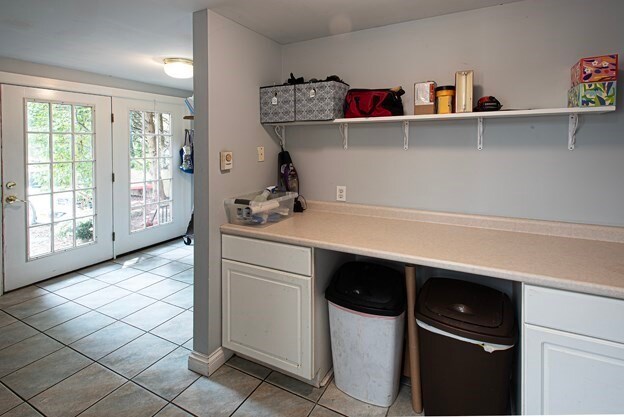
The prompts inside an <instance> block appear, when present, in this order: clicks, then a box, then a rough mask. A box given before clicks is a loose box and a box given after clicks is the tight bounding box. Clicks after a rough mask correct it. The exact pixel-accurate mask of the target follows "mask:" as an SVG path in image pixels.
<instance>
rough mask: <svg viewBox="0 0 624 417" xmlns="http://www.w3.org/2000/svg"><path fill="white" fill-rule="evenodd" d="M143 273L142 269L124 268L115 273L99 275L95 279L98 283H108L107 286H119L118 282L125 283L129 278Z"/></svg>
mask: <svg viewBox="0 0 624 417" xmlns="http://www.w3.org/2000/svg"><path fill="white" fill-rule="evenodd" d="M142 273H143V271H141V270H140V269H135V268H128V267H123V268H121V269H116V270H115V271H111V272H107V273H106V274H102V275H99V276H98V277H97V278H95V279H97V280H98V281H102V282H106V283H107V284H117V283H118V282H121V281H125V280H127V279H128V278H132V277H134V276H137V275H139V274H142Z"/></svg>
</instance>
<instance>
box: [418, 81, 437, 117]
mask: <svg viewBox="0 0 624 417" xmlns="http://www.w3.org/2000/svg"><path fill="white" fill-rule="evenodd" d="M436 87H437V84H436V83H435V81H424V82H421V83H414V114H435V89H436Z"/></svg>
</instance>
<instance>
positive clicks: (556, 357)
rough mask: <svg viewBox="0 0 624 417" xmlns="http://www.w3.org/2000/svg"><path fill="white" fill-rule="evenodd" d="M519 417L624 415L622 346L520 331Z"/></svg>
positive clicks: (547, 332) (541, 331) (537, 329)
mask: <svg viewBox="0 0 624 417" xmlns="http://www.w3.org/2000/svg"><path fill="white" fill-rule="evenodd" d="M524 328H525V361H524V363H525V379H524V384H525V407H524V414H609V413H621V412H622V411H623V410H624V395H622V393H623V392H624V345H621V344H618V343H613V342H608V341H604V340H600V339H593V338H589V337H585V336H579V335H574V334H571V333H565V332H560V331H556V330H551V329H546V328H540V327H536V326H531V325H525V326H524Z"/></svg>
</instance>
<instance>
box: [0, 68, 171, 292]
mask: <svg viewBox="0 0 624 417" xmlns="http://www.w3.org/2000/svg"><path fill="white" fill-rule="evenodd" d="M0 84H10V85H18V86H23V87H35V88H47V89H51V90H61V91H67V92H75V93H84V94H94V95H104V96H109V97H112V98H115V97H117V98H130V99H138V100H158V101H160V102H163V103H181V102H182V100H183V99H182V98H181V97H174V96H167V95H162V94H154V93H146V92H142V91H136V90H127V89H123V88H116V87H108V86H100V85H97V84H85V83H78V82H73V81H64V80H57V79H53V78H46V77H39V76H33V75H25V74H16V73H12V72H6V71H0ZM1 101H2V98H1V97H0V104H1ZM1 123H2V121H1V120H0V124H1ZM0 127H1V125H0ZM2 139H3V138H2V136H1V135H0V146H1V144H2ZM0 168H1V167H0ZM0 183H2V184H4V178H2V169H0ZM1 221H3V219H2V210H0V222H1ZM3 243H4V242H3V236H2V233H0V247H2V245H3ZM3 262H4V260H3V257H2V256H0V295H2V294H4V263H3Z"/></svg>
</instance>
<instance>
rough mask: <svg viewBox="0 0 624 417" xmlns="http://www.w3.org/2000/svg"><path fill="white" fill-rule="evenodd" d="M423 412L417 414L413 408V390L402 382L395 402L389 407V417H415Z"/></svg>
mask: <svg viewBox="0 0 624 417" xmlns="http://www.w3.org/2000/svg"><path fill="white" fill-rule="evenodd" d="M420 415H422V414H416V412H415V411H414V409H413V408H412V391H411V388H410V387H409V386H407V385H403V384H401V386H400V388H399V395H398V396H397V398H396V400H394V404H392V405H391V406H390V408H389V409H388V417H413V416H420Z"/></svg>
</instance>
